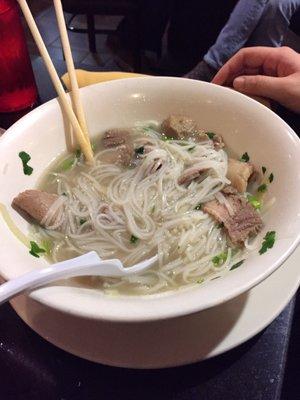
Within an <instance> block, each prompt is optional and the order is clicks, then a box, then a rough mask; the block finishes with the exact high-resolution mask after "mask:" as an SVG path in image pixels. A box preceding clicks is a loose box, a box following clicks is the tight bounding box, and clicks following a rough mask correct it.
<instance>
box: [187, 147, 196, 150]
mask: <svg viewBox="0 0 300 400" xmlns="http://www.w3.org/2000/svg"><path fill="white" fill-rule="evenodd" d="M195 147H196V146H192V147H190V148H189V149H187V151H193V150H194V148H195Z"/></svg>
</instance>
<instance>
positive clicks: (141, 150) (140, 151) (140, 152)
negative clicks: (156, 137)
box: [134, 146, 145, 154]
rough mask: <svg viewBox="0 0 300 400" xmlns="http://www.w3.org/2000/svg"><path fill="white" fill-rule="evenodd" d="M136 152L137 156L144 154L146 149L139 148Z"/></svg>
mask: <svg viewBox="0 0 300 400" xmlns="http://www.w3.org/2000/svg"><path fill="white" fill-rule="evenodd" d="M134 151H135V154H144V152H145V148H144V146H142V147H138V148H137V149H135V150H134Z"/></svg>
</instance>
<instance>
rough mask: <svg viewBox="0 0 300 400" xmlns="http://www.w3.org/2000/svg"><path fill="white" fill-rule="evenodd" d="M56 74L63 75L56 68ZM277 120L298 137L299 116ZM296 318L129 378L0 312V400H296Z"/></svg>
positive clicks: (43, 89) (41, 81) (44, 82)
mask: <svg viewBox="0 0 300 400" xmlns="http://www.w3.org/2000/svg"><path fill="white" fill-rule="evenodd" d="M33 66H34V72H35V76H36V80H37V84H38V88H39V93H40V99H41V102H45V101H47V100H49V99H51V98H53V97H55V92H54V90H53V88H52V85H51V82H50V80H49V78H48V75H47V73H46V72H45V69H44V66H43V64H42V61H41V59H40V58H38V59H36V60H34V62H33ZM80 67H81V68H84V66H83V65H80ZM56 68H57V70H58V72H59V73H60V74H62V73H63V72H65V67H64V64H63V63H62V62H58V63H57V65H56ZM116 69H118V68H117V66H116V65H113V64H112V65H108V66H107V70H116ZM277 112H278V113H279V114H280V115H281V116H282V117H283V118H284V119H285V120H286V121H287V122H288V123H289V124H290V125H292V126H293V128H294V129H295V130H296V131H298V132H300V122H299V116H296V115H294V114H292V113H289V112H287V111H286V110H284V109H280V108H279V109H278V110H277ZM298 316H300V306H299V302H297V299H296V298H294V299H292V301H291V302H290V303H289V304H288V305H287V306H286V308H285V309H284V310H283V312H282V313H281V314H280V315H279V316H278V317H277V318H276V319H275V320H274V321H273V323H271V324H270V325H269V326H268V327H267V328H266V329H265V330H264V331H263V332H261V333H260V334H258V335H256V336H255V337H254V338H253V339H251V340H249V341H248V342H246V343H244V344H243V345H241V346H238V347H237V348H235V349H234V350H231V351H229V352H227V353H225V354H223V355H221V356H218V357H215V358H213V359H211V360H207V361H202V362H199V363H196V364H193V365H189V366H185V367H178V368H170V369H164V370H129V369H120V368H113V367H106V366H103V365H99V364H94V363H91V362H88V361H85V360H82V359H80V358H77V357H75V356H72V355H70V354H68V353H66V352H64V351H62V350H60V349H58V348H56V347H54V346H53V345H51V344H49V343H48V342H46V341H45V340H44V339H42V338H41V337H39V336H38V335H37V334H36V333H35V332H33V331H32V330H31V329H30V328H29V327H28V326H27V325H25V323H24V322H23V321H22V320H21V319H20V318H19V317H18V316H17V315H16V314H15V312H14V311H13V309H12V308H11V306H10V305H9V304H6V305H4V306H2V307H1V310H0V382H1V386H0V399H3V400H19V399H20V400H21V399H22V400H23V399H24V400H39V399H45V400H47V399H50V400H52V399H53V400H54V399H61V400H63V399H64V400H77V399H91V400H93V399H109V400H114V399H116V400H117V399H118V400H119V399H130V400H131V399H132V400H133V399H146V400H147V399H164V400H171V399H172V400H173V399H174V400H177V399H178V400H194V399H205V400H212V399H214V400H218V399H230V400H279V399H281V400H282V399H291V400H292V399H300V384H299V377H300V368H299V363H300V345H299V341H298V340H297V339H298V333H299V334H300V328H299V325H300V324H299V323H297V317H298ZM297 378H298V379H297Z"/></svg>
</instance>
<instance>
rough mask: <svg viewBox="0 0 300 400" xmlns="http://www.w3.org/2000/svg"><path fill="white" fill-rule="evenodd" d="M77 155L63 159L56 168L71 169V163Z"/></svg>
mask: <svg viewBox="0 0 300 400" xmlns="http://www.w3.org/2000/svg"><path fill="white" fill-rule="evenodd" d="M76 158H77V157H73V156H72V157H69V158H66V159H65V160H63V161H62V162H61V163H60V164H59V167H58V169H59V170H60V171H68V170H69V169H71V168H72V167H73V165H74V164H75V160H76Z"/></svg>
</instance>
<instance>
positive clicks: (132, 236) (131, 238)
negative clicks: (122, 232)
mask: <svg viewBox="0 0 300 400" xmlns="http://www.w3.org/2000/svg"><path fill="white" fill-rule="evenodd" d="M138 240H139V238H137V237H136V236H134V235H131V237H130V243H136V242H137V241H138Z"/></svg>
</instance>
